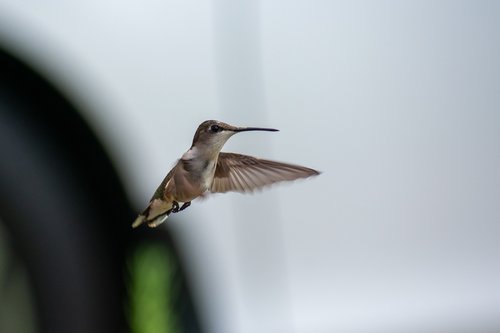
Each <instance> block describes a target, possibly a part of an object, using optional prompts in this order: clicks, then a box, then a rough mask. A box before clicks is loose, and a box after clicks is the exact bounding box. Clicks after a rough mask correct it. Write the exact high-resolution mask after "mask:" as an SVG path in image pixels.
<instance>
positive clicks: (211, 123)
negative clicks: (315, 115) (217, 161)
mask: <svg viewBox="0 0 500 333" xmlns="http://www.w3.org/2000/svg"><path fill="white" fill-rule="evenodd" d="M246 131H270V132H276V131H278V130H277V129H274V128H262V127H236V126H231V125H229V124H226V123H223V122H222V121H217V120H206V121H204V122H202V123H201V124H200V126H198V129H197V130H196V133H195V134H194V138H193V145H192V146H193V147H197V148H202V149H204V150H210V151H213V152H216V153H218V152H220V150H221V149H222V147H223V146H224V144H225V143H226V141H227V140H229V138H230V137H232V136H233V135H234V134H236V133H240V132H246Z"/></svg>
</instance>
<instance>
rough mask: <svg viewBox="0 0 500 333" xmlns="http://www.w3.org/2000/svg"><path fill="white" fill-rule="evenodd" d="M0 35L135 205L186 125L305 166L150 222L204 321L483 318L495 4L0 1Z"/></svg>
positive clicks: (499, 226) (489, 304)
mask: <svg viewBox="0 0 500 333" xmlns="http://www.w3.org/2000/svg"><path fill="white" fill-rule="evenodd" d="M0 37H1V38H2V40H3V41H4V43H6V44H7V45H9V47H11V48H12V49H14V50H16V52H18V53H20V54H23V56H24V57H25V58H26V59H28V60H29V61H30V62H31V63H33V64H34V65H35V66H36V67H37V68H38V69H39V70H40V71H41V72H42V73H44V74H45V75H46V76H47V77H49V78H51V79H52V80H53V81H54V82H56V83H57V85H58V86H59V87H60V89H62V90H63V91H64V92H65V93H67V94H68V95H69V96H71V98H72V99H73V100H74V101H76V103H78V104H79V105H80V106H81V108H82V109H83V110H85V112H86V113H85V114H84V116H85V118H86V119H87V120H88V121H89V122H90V123H91V124H92V126H93V127H94V129H95V130H96V131H97V133H98V135H99V136H100V138H101V140H102V141H103V142H104V143H105V145H106V146H107V148H108V151H109V152H110V153H111V154H112V157H113V159H114V161H115V164H116V165H117V166H118V167H119V172H120V173H121V177H122V179H123V181H124V182H125V185H126V186H127V188H128V190H129V194H130V196H131V197H132V198H133V199H134V201H135V203H136V205H137V209H138V210H140V209H142V206H144V205H145V204H146V202H147V200H148V199H149V197H150V195H151V194H152V192H153V191H154V189H155V188H156V186H157V185H158V184H159V182H160V181H161V180H162V178H163V177H164V175H165V174H166V172H167V171H168V169H169V168H170V167H171V165H172V164H173V163H174V161H175V160H176V159H177V158H179V157H180V156H181V155H182V153H183V152H184V151H185V150H187V149H188V148H189V146H190V144H191V140H192V136H193V134H194V131H195V129H196V127H197V126H198V124H199V123H200V122H201V121H203V120H205V119H219V120H222V121H225V122H228V123H231V124H234V125H241V126H268V127H275V128H279V129H280V132H278V133H245V134H240V135H237V136H235V137H233V138H232V139H231V140H230V142H229V143H228V144H227V145H226V147H225V149H224V150H225V151H234V152H242V153H247V154H250V155H254V156H259V157H266V158H270V159H275V160H279V161H284V162H292V163H296V164H302V165H305V166H309V167H312V168H316V169H318V170H320V171H322V172H323V174H322V175H321V176H320V177H317V178H314V179H311V180H306V181H300V182H297V183H294V184H286V185H281V186H276V187H273V188H271V189H268V190H266V191H264V192H262V193H259V194H257V195H253V196H243V195H240V194H227V195H215V196H212V197H210V198H209V199H208V200H204V201H195V202H193V205H192V206H191V207H190V208H189V209H188V210H186V211H184V212H183V213H182V214H179V215H177V216H176V219H175V220H172V221H171V222H169V223H168V224H167V225H166V226H164V227H167V228H171V230H172V232H173V233H174V235H176V237H178V242H179V244H180V246H181V248H182V250H183V253H182V255H183V256H184V259H185V260H186V262H187V264H188V267H189V273H190V278H191V279H192V281H191V282H192V283H193V285H194V288H195V301H196V302H197V305H198V307H199V310H200V314H201V315H202V323H203V324H204V325H205V327H206V328H207V331H208V332H222V333H224V332H226V333H232V332H243V333H246V332H269V333H271V332H297V333H302V332H303V333H310V332H356V333H361V332H488V331H491V332H497V331H499V330H500V319H499V318H500V282H499V281H500V265H499V262H500V112H499V111H500V3H499V2H496V1H402V2H396V1H349V2H347V1H345V2H344V1H300V0H294V1H260V2H258V1H257V2H256V1H229V0H215V1H211V2H198V1H142V2H134V1H125V2H122V1H108V2H100V1H85V2H77V1H64V2H62V1H45V2H39V1H23V2H17V1H10V0H2V1H0ZM169 221H170V220H169Z"/></svg>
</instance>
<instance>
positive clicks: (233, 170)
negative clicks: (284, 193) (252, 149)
mask: <svg viewBox="0 0 500 333" xmlns="http://www.w3.org/2000/svg"><path fill="white" fill-rule="evenodd" d="M316 175H319V172H318V171H316V170H313V169H310V168H306V167H303V166H300V165H294V164H288V163H281V162H275V161H270V160H264V159H260V158H255V157H252V156H247V155H241V154H234V153H220V154H219V158H218V160H217V167H216V169H215V175H214V181H213V183H212V186H211V188H210V191H211V192H214V193H223V192H229V191H235V192H253V191H254V190H256V189H260V188H262V187H264V186H267V185H271V184H274V183H277V182H282V181H291V180H295V179H299V178H307V177H311V176H316Z"/></svg>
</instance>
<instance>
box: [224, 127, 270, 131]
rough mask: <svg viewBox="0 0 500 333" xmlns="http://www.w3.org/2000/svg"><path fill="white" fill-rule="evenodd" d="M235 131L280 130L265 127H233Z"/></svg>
mask: <svg viewBox="0 0 500 333" xmlns="http://www.w3.org/2000/svg"><path fill="white" fill-rule="evenodd" d="M233 131H234V132H247V131H267V132H277V131H279V130H277V129H274V128H263V127H236V128H234V129H233Z"/></svg>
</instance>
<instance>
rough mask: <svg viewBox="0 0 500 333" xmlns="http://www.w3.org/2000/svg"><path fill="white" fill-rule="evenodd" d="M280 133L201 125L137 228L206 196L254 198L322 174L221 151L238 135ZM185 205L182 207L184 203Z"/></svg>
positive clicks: (151, 224) (152, 224)
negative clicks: (267, 188)
mask: <svg viewBox="0 0 500 333" xmlns="http://www.w3.org/2000/svg"><path fill="white" fill-rule="evenodd" d="M248 131H269V132H276V131H278V130H277V129H274V128H262V127H236V126H231V125H229V124H226V123H223V122H221V121H217V120H206V121H204V122H203V123H201V124H200V125H199V126H198V129H197V130H196V133H195V134H194V138H193V143H192V145H191V148H189V149H188V150H187V151H186V152H185V153H184V155H182V157H181V158H180V159H179V160H178V161H177V163H176V164H175V166H174V167H173V168H172V170H170V172H169V173H168V174H167V176H166V177H165V179H163V181H162V182H161V184H160V186H158V188H157V189H156V191H155V192H154V194H153V197H152V198H151V199H150V201H149V205H148V206H147V207H146V209H145V210H144V211H143V212H142V213H141V214H140V215H139V216H138V217H137V219H136V220H135V221H134V223H133V224H132V227H133V228H136V227H138V226H139V225H141V224H143V223H146V224H147V225H148V226H149V227H151V228H154V227H157V226H158V225H160V224H161V223H162V222H164V221H165V220H166V219H167V218H168V216H169V215H170V214H171V213H177V212H180V211H182V210H184V209H186V208H187V207H189V206H190V205H191V201H192V200H194V199H196V198H197V197H203V196H205V195H206V193H207V192H211V193H224V192H241V193H250V192H253V191H254V190H256V189H260V188H262V187H264V186H266V185H271V184H273V183H277V182H282V181H291V180H295V179H299V178H307V177H311V176H316V175H319V174H320V173H319V172H318V171H316V170H313V169H310V168H306V167H303V166H299V165H294V164H288V163H281V162H275V161H270V160H265V159H260V158H256V157H252V156H247V155H241V154H235V153H224V152H221V149H222V147H223V146H224V144H225V143H226V141H227V140H228V139H229V138H230V137H232V136H233V135H234V134H236V133H241V132H248ZM180 203H182V205H181V206H180V205H179V204H180Z"/></svg>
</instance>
